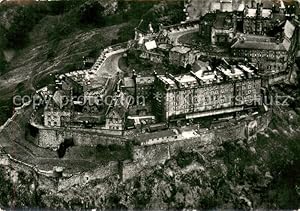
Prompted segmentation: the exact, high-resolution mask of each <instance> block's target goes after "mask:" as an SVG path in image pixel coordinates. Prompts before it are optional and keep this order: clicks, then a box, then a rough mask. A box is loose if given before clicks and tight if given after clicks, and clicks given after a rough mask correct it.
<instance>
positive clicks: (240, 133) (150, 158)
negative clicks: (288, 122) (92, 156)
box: [121, 112, 271, 180]
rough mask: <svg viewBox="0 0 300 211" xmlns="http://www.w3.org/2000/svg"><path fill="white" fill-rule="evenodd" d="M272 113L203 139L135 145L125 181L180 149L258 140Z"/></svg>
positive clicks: (124, 169)
mask: <svg viewBox="0 0 300 211" xmlns="http://www.w3.org/2000/svg"><path fill="white" fill-rule="evenodd" d="M270 119H271V112H267V113H265V114H263V115H259V116H256V117H253V118H249V119H245V120H243V121H240V122H239V123H238V124H236V125H233V126H230V127H228V125H227V126H226V127H223V128H216V129H211V130H206V131H203V132H202V133H201V134H200V137H197V138H190V139H186V140H178V141H171V142H169V143H162V144H156V145H149V146H133V150H132V151H133V162H129V161H125V162H123V165H122V175H121V176H122V179H123V180H126V179H128V178H131V177H134V176H136V175H137V174H138V173H139V172H140V171H141V170H143V168H145V167H147V166H154V165H156V164H158V163H164V162H165V161H166V160H168V159H169V158H170V157H171V156H173V155H176V154H177V153H178V151H179V150H181V149H187V150H193V149H196V148H204V150H205V148H206V147H209V146H213V145H214V146H218V145H221V144H222V143H224V142H227V141H232V140H237V139H241V140H245V139H247V140H250V139H252V138H256V134H257V132H259V131H262V130H264V129H265V128H266V127H267V126H268V125H269V122H270Z"/></svg>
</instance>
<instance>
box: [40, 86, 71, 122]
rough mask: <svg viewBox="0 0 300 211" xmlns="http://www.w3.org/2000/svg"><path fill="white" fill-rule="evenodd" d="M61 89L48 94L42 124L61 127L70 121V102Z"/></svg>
mask: <svg viewBox="0 0 300 211" xmlns="http://www.w3.org/2000/svg"><path fill="white" fill-rule="evenodd" d="M68 100H69V99H67V98H66V93H65V92H64V91H63V90H58V91H56V92H55V93H54V95H53V96H52V95H51V96H50V99H49V100H48V102H47V105H46V106H45V108H44V126H46V127H62V126H64V125H66V124H67V123H69V122H70V119H71V111H70V104H69V103H70V102H68Z"/></svg>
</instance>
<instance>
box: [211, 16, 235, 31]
mask: <svg viewBox="0 0 300 211" xmlns="http://www.w3.org/2000/svg"><path fill="white" fill-rule="evenodd" d="M232 27H233V21H232V14H231V13H217V16H216V19H215V22H214V28H216V29H230V28H232Z"/></svg>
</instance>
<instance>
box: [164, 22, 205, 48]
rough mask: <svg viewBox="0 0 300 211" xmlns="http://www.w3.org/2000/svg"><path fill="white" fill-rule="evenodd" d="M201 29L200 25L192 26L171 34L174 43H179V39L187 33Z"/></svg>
mask: <svg viewBox="0 0 300 211" xmlns="http://www.w3.org/2000/svg"><path fill="white" fill-rule="evenodd" d="M198 31H199V27H198V26H197V27H191V28H190V29H188V30H184V31H175V32H171V33H170V34H169V37H170V39H171V40H172V41H173V43H174V45H179V44H180V43H179V42H178V39H179V38H180V37H182V36H184V35H186V34H191V33H194V32H198Z"/></svg>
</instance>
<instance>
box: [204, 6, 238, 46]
mask: <svg viewBox="0 0 300 211" xmlns="http://www.w3.org/2000/svg"><path fill="white" fill-rule="evenodd" d="M236 23H237V19H236V16H235V15H234V14H233V13H229V12H222V13H221V12H217V13H207V14H206V15H205V16H204V17H203V18H201V19H200V24H199V34H200V37H202V38H204V39H206V40H207V41H209V42H210V43H212V44H213V45H224V44H228V43H231V41H232V40H233V38H234V36H235V34H236Z"/></svg>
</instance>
